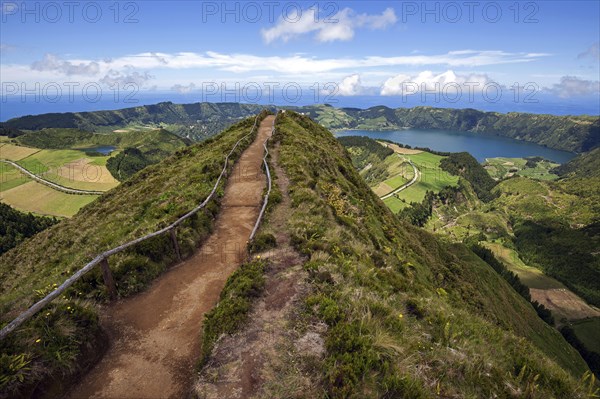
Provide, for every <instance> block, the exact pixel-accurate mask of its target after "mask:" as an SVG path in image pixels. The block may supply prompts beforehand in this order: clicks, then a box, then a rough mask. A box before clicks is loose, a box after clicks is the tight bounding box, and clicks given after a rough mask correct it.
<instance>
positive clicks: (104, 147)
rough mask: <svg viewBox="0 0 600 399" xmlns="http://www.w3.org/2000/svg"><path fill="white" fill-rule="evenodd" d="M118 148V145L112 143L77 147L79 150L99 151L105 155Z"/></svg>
mask: <svg viewBox="0 0 600 399" xmlns="http://www.w3.org/2000/svg"><path fill="white" fill-rule="evenodd" d="M116 148H117V147H115V146H112V145H99V146H96V147H87V148H75V149H76V150H79V151H84V152H99V153H100V154H103V155H109V154H110V153H111V152H113V151H114V150H115V149H116Z"/></svg>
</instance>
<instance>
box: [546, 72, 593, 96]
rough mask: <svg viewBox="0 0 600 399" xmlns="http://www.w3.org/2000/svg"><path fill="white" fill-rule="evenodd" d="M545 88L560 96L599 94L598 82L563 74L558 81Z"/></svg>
mask: <svg viewBox="0 0 600 399" xmlns="http://www.w3.org/2000/svg"><path fill="white" fill-rule="evenodd" d="M547 90H549V91H550V92H552V93H554V94H556V95H557V96H559V97H561V98H568V97H576V96H586V95H591V94H600V82H599V81H597V80H585V79H580V78H578V77H576V76H563V77H562V78H561V79H560V82H559V83H557V84H554V85H553V86H552V87H550V88H547Z"/></svg>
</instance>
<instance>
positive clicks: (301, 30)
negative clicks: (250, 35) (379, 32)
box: [261, 8, 397, 44]
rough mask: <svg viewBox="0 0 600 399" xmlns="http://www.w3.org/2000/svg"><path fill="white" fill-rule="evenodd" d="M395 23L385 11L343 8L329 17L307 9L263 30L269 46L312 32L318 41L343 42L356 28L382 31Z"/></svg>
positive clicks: (392, 13)
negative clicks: (369, 11) (370, 13)
mask: <svg viewBox="0 0 600 399" xmlns="http://www.w3.org/2000/svg"><path fill="white" fill-rule="evenodd" d="M396 21H397V18H396V13H395V12H394V9H392V8H387V9H386V10H385V11H383V12H382V13H381V14H379V15H369V14H357V13H356V12H355V11H354V10H352V9H350V8H344V9H343V10H341V11H339V12H337V13H336V14H335V15H333V16H332V17H325V16H321V15H319V14H318V12H317V10H315V9H307V10H303V11H301V13H298V12H297V11H294V13H293V14H290V15H288V16H286V17H285V18H284V17H283V16H282V17H280V18H279V20H278V21H277V23H276V24H275V26H273V27H272V28H268V29H262V30H261V34H262V37H263V39H264V41H265V42H266V43H267V44H268V43H272V42H274V41H276V40H281V41H283V42H287V41H289V40H290V39H294V38H296V37H299V36H302V35H305V34H308V33H315V39H316V40H317V41H319V42H332V41H336V40H340V41H346V40H350V39H352V38H353V37H354V33H355V30H356V29H357V28H369V29H385V28H387V27H388V26H391V25H393V24H395V23H396Z"/></svg>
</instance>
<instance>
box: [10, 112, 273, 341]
mask: <svg viewBox="0 0 600 399" xmlns="http://www.w3.org/2000/svg"><path fill="white" fill-rule="evenodd" d="M260 115H261V113H259V114H258V115H256V118H255V119H254V125H253V126H252V128H251V129H250V132H249V133H248V134H247V135H245V136H244V137H242V138H241V139H239V140H238V141H237V142H236V143H235V145H234V146H233V148H232V149H231V151H229V154H227V156H226V157H225V162H224V165H223V169H222V170H221V174H220V175H219V177H218V178H217V182H216V183H215V185H214V187H213V189H212V191H211V192H210V194H209V195H208V197H206V199H205V200H204V201H203V202H202V203H201V204H200V205H198V206H197V207H195V208H194V209H192V210H191V211H189V212H188V213H186V214H185V215H183V216H182V217H180V218H179V219H177V220H176V221H175V222H173V223H171V224H170V225H169V226H167V227H165V228H162V229H160V230H158V231H155V232H153V233H150V234H147V235H145V236H143V237H139V238H136V239H135V240H132V241H129V242H127V243H125V244H123V245H120V246H118V247H115V248H112V249H110V250H107V251H104V252H102V253H101V254H100V255H98V256H96V257H95V258H94V259H93V260H92V261H91V262H89V263H88V264H86V265H85V266H84V267H82V268H81V269H79V270H78V271H77V272H75V274H73V275H72V276H71V277H69V278H68V279H67V280H65V282H63V283H62V284H61V285H60V286H59V287H57V288H56V289H55V290H53V291H52V292H51V293H49V294H48V295H46V296H45V297H44V298H43V299H41V300H39V301H38V302H36V303H35V304H33V305H32V306H31V307H30V308H29V309H27V310H26V311H24V312H23V313H21V314H20V315H19V316H17V317H16V318H15V319H14V320H13V321H11V322H10V323H8V324H7V325H6V326H4V328H2V330H0V340H2V339H4V338H5V337H6V336H7V335H8V334H10V333H11V332H12V331H13V330H15V329H16V328H18V327H19V326H20V325H21V324H23V323H24V322H25V321H27V320H29V319H30V318H31V317H33V316H34V315H35V314H36V313H37V312H39V311H40V310H41V309H42V308H44V307H45V306H46V305H48V304H49V303H50V302H52V301H53V300H54V299H56V298H57V297H58V296H60V295H61V294H62V293H63V292H64V291H65V290H66V289H67V288H69V287H70V286H71V285H73V284H74V283H75V282H76V281H77V280H79V279H80V278H81V277H82V276H83V275H84V274H86V273H87V272H89V271H90V270H92V269H93V268H94V267H95V266H96V265H98V264H101V267H102V274H103V277H104V282H105V284H106V285H107V286H108V289H109V294H110V295H111V297H114V296H115V294H116V289H115V287H114V281H112V274H111V273H110V268H109V267H108V262H107V260H108V257H109V256H111V255H114V254H116V253H118V252H121V251H123V250H124V249H127V248H129V247H131V246H132V245H135V244H139V243H140V242H142V241H145V240H148V239H150V238H153V237H156V236H158V235H160V234H163V233H165V232H167V231H171V230H173V229H175V228H176V227H177V226H179V225H180V224H181V223H182V222H183V221H184V220H186V219H188V218H189V217H190V216H192V215H194V214H195V213H197V212H198V211H199V210H200V209H202V208H204V207H205V206H206V204H208V202H209V201H210V200H211V199H212V197H213V196H214V194H215V192H216V191H217V188H218V186H219V183H220V182H221V179H222V177H223V175H224V174H225V173H226V171H227V165H228V163H229V157H230V156H231V155H232V154H233V152H234V151H235V149H236V148H237V146H238V145H239V144H240V142H242V140H245V139H246V138H248V137H249V136H251V135H252V132H253V131H254V129H256V127H257V123H258V117H259V116H260ZM267 173H268V172H267ZM111 282H112V283H111Z"/></svg>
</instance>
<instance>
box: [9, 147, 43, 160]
mask: <svg viewBox="0 0 600 399" xmlns="http://www.w3.org/2000/svg"><path fill="white" fill-rule="evenodd" d="M38 151H40V149H39V148H29V147H21V146H18V145H14V144H10V143H6V144H2V145H1V146H0V158H4V159H8V160H9V161H18V160H20V159H23V158H25V157H27V156H30V155H32V154H35V153H36V152H38Z"/></svg>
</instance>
